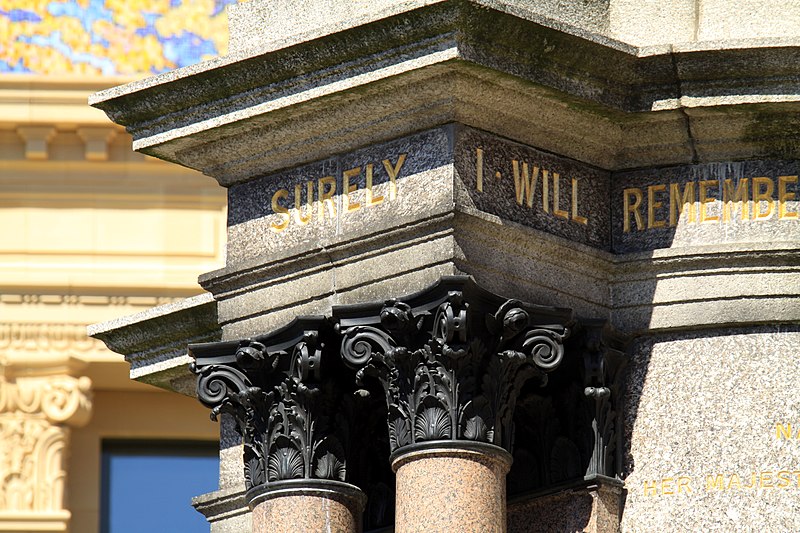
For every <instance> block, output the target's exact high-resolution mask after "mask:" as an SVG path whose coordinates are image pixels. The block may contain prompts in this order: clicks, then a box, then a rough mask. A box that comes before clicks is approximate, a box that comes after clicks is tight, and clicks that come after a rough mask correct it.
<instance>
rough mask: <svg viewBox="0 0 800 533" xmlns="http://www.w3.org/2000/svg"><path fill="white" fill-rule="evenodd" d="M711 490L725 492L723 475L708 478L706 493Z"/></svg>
mask: <svg viewBox="0 0 800 533" xmlns="http://www.w3.org/2000/svg"><path fill="white" fill-rule="evenodd" d="M711 490H725V479H724V478H723V477H722V474H717V475H716V477H714V476H706V491H711Z"/></svg>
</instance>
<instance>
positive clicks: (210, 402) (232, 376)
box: [189, 317, 354, 489]
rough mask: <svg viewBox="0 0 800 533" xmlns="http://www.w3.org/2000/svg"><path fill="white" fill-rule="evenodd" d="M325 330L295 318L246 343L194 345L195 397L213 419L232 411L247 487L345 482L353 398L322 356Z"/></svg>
mask: <svg viewBox="0 0 800 533" xmlns="http://www.w3.org/2000/svg"><path fill="white" fill-rule="evenodd" d="M329 331H330V327H329V325H328V322H327V321H326V319H324V318H322V317H309V318H300V319H297V320H295V321H294V322H292V323H291V324H289V325H288V326H287V327H285V328H283V329H281V330H278V331H276V332H273V333H272V334H269V335H265V336H260V337H254V338H252V339H248V340H241V341H227V342H219V343H207V344H193V345H190V346H189V353H190V355H191V356H192V357H194V358H195V362H194V363H193V364H192V371H193V372H195V373H196V374H197V376H198V378H197V379H198V380H197V396H198V399H199V400H200V401H201V402H202V403H203V404H204V405H206V406H207V407H210V408H211V418H212V420H216V419H217V418H218V417H219V416H220V415H221V414H225V415H230V416H232V417H233V419H234V420H235V421H236V425H237V431H238V432H239V434H240V435H241V436H242V439H243V444H244V474H245V483H246V486H247V488H248V489H251V488H255V487H258V486H260V485H264V484H267V483H271V482H278V481H283V480H289V479H302V478H305V479H327V480H334V481H345V479H346V477H347V468H346V462H347V460H346V455H345V448H346V446H347V444H348V437H349V435H348V427H349V422H350V418H351V417H346V416H344V415H343V412H344V410H346V409H348V408H349V407H350V403H351V402H352V401H354V399H353V398H352V395H347V394H345V390H344V388H343V386H342V385H343V384H345V383H347V380H346V379H342V378H341V376H339V375H338V368H340V367H341V364H340V363H339V361H338V358H336V357H333V358H331V357H326V358H324V357H323V350H324V349H325V346H326V340H325V339H326V336H327V334H328V332H329Z"/></svg>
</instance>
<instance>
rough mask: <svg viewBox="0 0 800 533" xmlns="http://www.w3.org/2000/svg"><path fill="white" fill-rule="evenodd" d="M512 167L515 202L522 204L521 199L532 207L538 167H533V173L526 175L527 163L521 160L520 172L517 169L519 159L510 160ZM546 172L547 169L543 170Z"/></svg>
mask: <svg viewBox="0 0 800 533" xmlns="http://www.w3.org/2000/svg"><path fill="white" fill-rule="evenodd" d="M511 167H512V168H513V169H514V190H515V191H516V193H517V203H518V204H519V205H522V199H523V198H525V203H526V204H528V207H533V194H534V193H535V192H536V180H537V179H538V178H539V167H536V166H535V167H533V175H531V176H530V177H529V176H528V163H526V162H525V161H523V162H522V173H521V174H520V171H519V161H517V160H516V159H512V160H511ZM545 172H547V171H545Z"/></svg>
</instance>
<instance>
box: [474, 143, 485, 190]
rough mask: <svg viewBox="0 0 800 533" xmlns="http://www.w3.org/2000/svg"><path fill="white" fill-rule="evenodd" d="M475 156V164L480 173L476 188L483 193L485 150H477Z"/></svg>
mask: <svg viewBox="0 0 800 533" xmlns="http://www.w3.org/2000/svg"><path fill="white" fill-rule="evenodd" d="M475 155H476V159H477V161H476V162H475V169H476V170H477V173H478V177H477V180H476V181H475V188H476V189H477V190H478V192H483V149H481V148H476V149H475Z"/></svg>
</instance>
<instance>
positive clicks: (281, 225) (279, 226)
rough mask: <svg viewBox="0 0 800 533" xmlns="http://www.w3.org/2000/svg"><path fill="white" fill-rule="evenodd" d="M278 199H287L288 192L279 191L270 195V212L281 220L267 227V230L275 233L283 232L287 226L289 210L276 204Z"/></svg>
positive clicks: (284, 190)
mask: <svg viewBox="0 0 800 533" xmlns="http://www.w3.org/2000/svg"><path fill="white" fill-rule="evenodd" d="M278 198H289V191H287V190H286V189H280V190H278V191H276V192H275V194H273V195H272V211H273V212H274V213H276V214H277V215H278V217H279V218H280V219H281V221H280V222H272V223H271V224H270V225H269V228H270V229H271V230H272V231H275V232H280V231H283V230H285V229H286V226H288V225H289V210H288V209H286V208H285V207H283V206H282V205H281V204H279V203H278Z"/></svg>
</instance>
